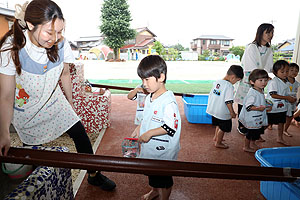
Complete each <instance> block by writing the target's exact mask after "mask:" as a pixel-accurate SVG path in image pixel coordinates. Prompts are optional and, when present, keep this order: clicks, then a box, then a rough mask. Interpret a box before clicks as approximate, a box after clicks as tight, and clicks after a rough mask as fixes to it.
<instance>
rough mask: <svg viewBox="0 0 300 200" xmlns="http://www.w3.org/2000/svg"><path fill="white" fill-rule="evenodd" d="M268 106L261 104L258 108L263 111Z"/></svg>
mask: <svg viewBox="0 0 300 200" xmlns="http://www.w3.org/2000/svg"><path fill="white" fill-rule="evenodd" d="M266 108H267V107H266V106H263V105H260V106H258V107H257V110H258V111H261V112H262V111H264V110H265V109H266ZM271 109H272V107H271Z"/></svg>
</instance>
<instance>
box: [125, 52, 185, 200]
mask: <svg viewBox="0 0 300 200" xmlns="http://www.w3.org/2000/svg"><path fill="white" fill-rule="evenodd" d="M137 73H138V75H139V77H140V78H141V79H142V81H143V86H144V88H145V89H146V90H147V92H149V95H147V97H146V100H145V107H144V114H143V120H142V122H141V125H139V126H138V127H137V128H136V129H135V131H134V132H133V133H132V135H131V136H132V137H139V142H141V151H140V155H139V157H140V158H148V159H159V160H176V159H177V155H178V151H179V149H180V144H179V139H180V132H181V119H180V114H179V110H178V105H177V102H176V99H175V96H174V94H173V92H171V91H168V90H167V89H166V87H165V83H166V79H167V65H166V63H165V61H164V60H163V59H162V58H161V57H160V56H157V55H150V56H147V57H145V58H144V59H142V60H141V62H140V64H139V66H138V69H137ZM149 185H150V186H151V187H152V190H151V191H150V192H149V193H147V194H145V195H144V196H143V197H142V199H154V198H156V197H158V199H163V200H167V199H169V196H170V194H171V190H172V186H173V178H172V177H171V176H149Z"/></svg>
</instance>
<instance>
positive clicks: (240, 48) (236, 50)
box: [229, 46, 245, 59]
mask: <svg viewBox="0 0 300 200" xmlns="http://www.w3.org/2000/svg"><path fill="white" fill-rule="evenodd" d="M229 51H230V52H231V53H233V54H234V55H236V56H237V55H239V56H240V59H242V57H243V54H244V51H245V47H244V46H233V47H231V48H230V49H229Z"/></svg>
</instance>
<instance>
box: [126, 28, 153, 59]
mask: <svg viewBox="0 0 300 200" xmlns="http://www.w3.org/2000/svg"><path fill="white" fill-rule="evenodd" d="M135 30H136V32H137V35H136V37H135V39H132V40H128V41H127V42H125V46H123V47H122V48H121V49H120V53H121V54H123V55H125V54H127V57H128V58H126V59H128V60H138V59H139V57H140V56H139V55H141V56H145V55H147V54H148V53H149V51H150V49H151V48H152V46H153V45H154V44H153V43H154V42H155V41H156V39H155V37H156V35H155V34H154V33H153V32H151V31H150V30H149V29H148V28H147V27H142V28H137V29H135Z"/></svg>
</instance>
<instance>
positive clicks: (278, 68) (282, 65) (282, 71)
mask: <svg viewBox="0 0 300 200" xmlns="http://www.w3.org/2000/svg"><path fill="white" fill-rule="evenodd" d="M288 73H289V63H288V62H286V61H285V60H278V61H276V62H275V63H274V65H273V74H274V75H275V77H274V78H273V79H272V80H270V81H269V83H268V93H267V99H270V100H271V101H272V102H273V106H272V110H271V111H270V112H268V113H267V116H268V123H269V124H271V125H272V124H278V132H277V142H278V143H280V144H283V145H288V143H287V142H286V141H284V139H283V125H284V123H285V122H286V112H287V101H289V102H290V103H294V102H295V101H296V98H294V97H292V96H289V95H288V86H287V85H286V78H287V76H288Z"/></svg>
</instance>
